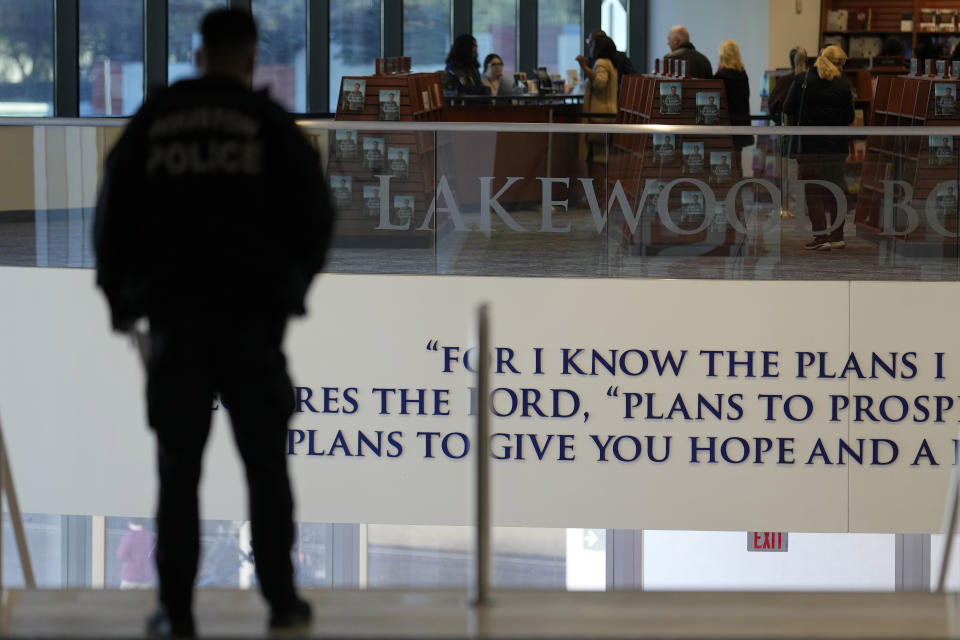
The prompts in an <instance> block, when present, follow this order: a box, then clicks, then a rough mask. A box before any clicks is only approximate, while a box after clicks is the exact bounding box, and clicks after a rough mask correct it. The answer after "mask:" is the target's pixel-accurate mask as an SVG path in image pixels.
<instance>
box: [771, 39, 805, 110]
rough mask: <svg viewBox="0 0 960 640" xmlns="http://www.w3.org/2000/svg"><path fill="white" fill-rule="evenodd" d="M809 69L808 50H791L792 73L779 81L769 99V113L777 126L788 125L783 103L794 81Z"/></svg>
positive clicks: (800, 48)
mask: <svg viewBox="0 0 960 640" xmlns="http://www.w3.org/2000/svg"><path fill="white" fill-rule="evenodd" d="M808 67H809V65H808V64H807V50H806V49H804V48H803V47H794V48H793V49H790V73H789V74H787V75H785V76H780V77H779V78H778V79H777V84H775V85H774V87H773V91H771V92H770V97H768V98H767V113H769V114H770V117H771V118H773V121H774V122H776V123H777V124H786V123H785V122H784V121H783V103H784V102H786V101H787V95H788V94H789V93H790V86H791V85H792V84H793V79H794V78H796V77H797V76H798V75H800V74H802V73H806V71H807V68H808Z"/></svg>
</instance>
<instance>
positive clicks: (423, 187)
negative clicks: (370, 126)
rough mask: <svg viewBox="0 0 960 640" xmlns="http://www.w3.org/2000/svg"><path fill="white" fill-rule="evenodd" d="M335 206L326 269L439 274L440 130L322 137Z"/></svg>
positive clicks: (358, 131)
mask: <svg viewBox="0 0 960 640" xmlns="http://www.w3.org/2000/svg"><path fill="white" fill-rule="evenodd" d="M316 141H317V144H318V146H320V148H321V151H322V152H323V153H324V154H325V155H326V157H327V165H326V179H327V180H328V182H329V187H330V197H331V200H332V201H333V203H334V206H335V207H336V209H337V222H336V225H335V229H334V238H333V243H332V245H333V248H332V251H331V252H330V254H329V262H328V267H327V268H328V270H329V271H331V272H337V273H413V274H430V273H436V251H437V247H436V242H435V239H436V228H437V224H436V216H435V215H434V213H432V211H431V207H432V206H433V202H434V190H435V189H436V184H437V178H436V163H437V152H436V134H435V133H434V132H432V131H405V130H402V129H397V130H375V131H370V130H366V131H365V130H364V129H363V123H360V122H358V123H357V128H356V129H336V130H334V131H324V132H321V133H320V134H319V135H318V136H317V138H316Z"/></svg>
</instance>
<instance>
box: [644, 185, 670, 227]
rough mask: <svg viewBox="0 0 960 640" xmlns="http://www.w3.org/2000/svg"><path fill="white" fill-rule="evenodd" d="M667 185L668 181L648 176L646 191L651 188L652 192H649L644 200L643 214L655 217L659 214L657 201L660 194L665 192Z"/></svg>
mask: <svg viewBox="0 0 960 640" xmlns="http://www.w3.org/2000/svg"><path fill="white" fill-rule="evenodd" d="M666 186H667V183H666V182H663V181H661V180H656V179H654V178H647V182H646V186H645V187H644V191H647V190H650V193H648V194H647V197H646V199H645V200H644V202H643V213H642V215H643V216H645V217H649V218H655V217H656V216H657V214H658V212H657V202H658V200H659V199H660V194H661V193H662V192H663V189H664V187H666ZM651 187H652V190H651Z"/></svg>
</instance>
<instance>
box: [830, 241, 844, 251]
mask: <svg viewBox="0 0 960 640" xmlns="http://www.w3.org/2000/svg"><path fill="white" fill-rule="evenodd" d="M830 248H831V249H846V248H847V243H846V242H844V241H843V240H834V241H833V242H831V243H830Z"/></svg>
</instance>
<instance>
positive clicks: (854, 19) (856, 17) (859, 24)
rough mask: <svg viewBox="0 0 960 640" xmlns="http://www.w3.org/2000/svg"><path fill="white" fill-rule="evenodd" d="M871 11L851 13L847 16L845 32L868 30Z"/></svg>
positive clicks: (864, 10) (863, 10) (860, 10)
mask: <svg viewBox="0 0 960 640" xmlns="http://www.w3.org/2000/svg"><path fill="white" fill-rule="evenodd" d="M871 11H872V10H871V9H859V10H856V11H851V12H850V13H849V14H848V16H847V31H866V30H867V29H869V28H870V12H871Z"/></svg>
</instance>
